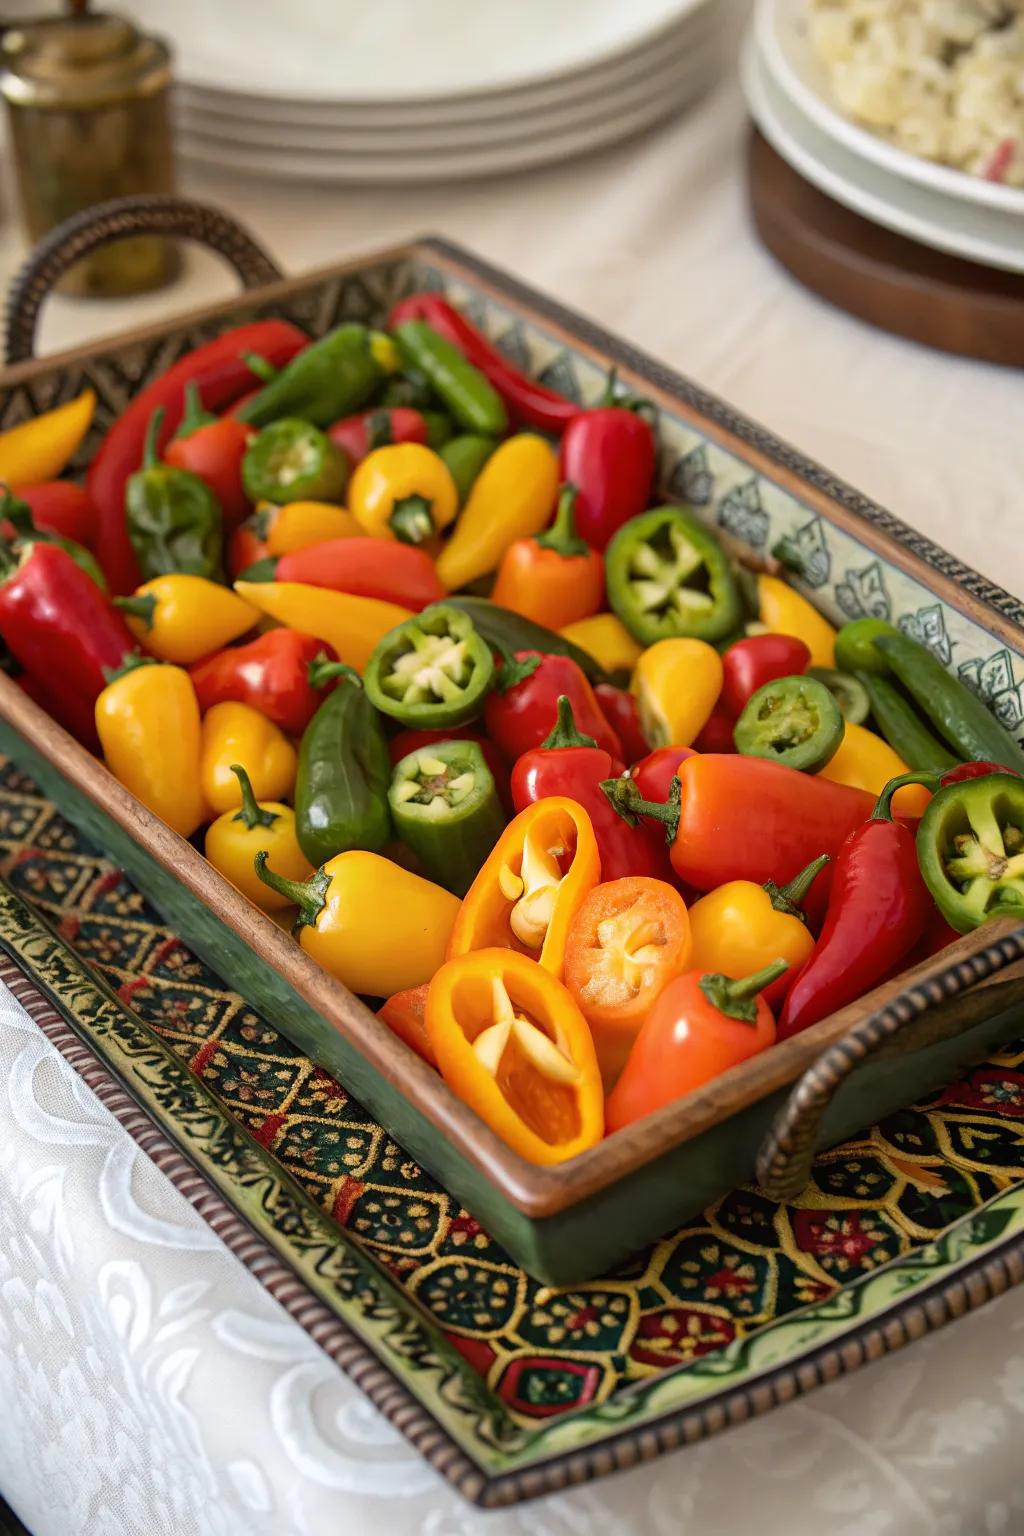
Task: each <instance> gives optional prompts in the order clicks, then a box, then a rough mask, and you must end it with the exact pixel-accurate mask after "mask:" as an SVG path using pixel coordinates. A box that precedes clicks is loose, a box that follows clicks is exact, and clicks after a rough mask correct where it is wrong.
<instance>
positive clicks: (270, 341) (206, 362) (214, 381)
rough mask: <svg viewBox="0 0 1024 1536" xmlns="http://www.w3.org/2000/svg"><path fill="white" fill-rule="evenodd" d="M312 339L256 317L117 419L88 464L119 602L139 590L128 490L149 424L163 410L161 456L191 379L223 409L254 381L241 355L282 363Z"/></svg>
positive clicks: (100, 539)
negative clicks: (130, 533)
mask: <svg viewBox="0 0 1024 1536" xmlns="http://www.w3.org/2000/svg"><path fill="white" fill-rule="evenodd" d="M308 342H309V337H308V336H306V335H305V334H304V332H302V331H300V330H299V328H298V326H295V325H291V324H290V323H289V322H288V321H287V320H254V321H252V322H251V323H250V324H249V325H240V326H237V327H236V328H235V329H234V330H231V331H225V332H224V334H223V335H222V336H218V337H217V338H216V340H214V341H209V342H207V343H206V345H205V346H202V347H198V348H197V349H196V350H195V351H194V352H189V353H188V354H187V355H186V356H185V357H182V358H180V359H179V360H178V362H176V363H175V364H174V365H173V367H171V368H169V369H168V370H167V372H166V373H163V374H161V375H160V377H159V378H158V379H154V381H153V383H152V384H150V385H149V387H148V388H147V389H144V390H143V391H142V393H141V394H140V395H136V397H135V399H134V400H133V401H132V403H131V404H130V405H129V406H128V408H127V410H125V411H124V412H123V413H122V414H121V415H120V416H119V417H118V419H117V421H115V422H114V424H113V426H112V427H111V428H110V431H109V432H108V433H107V435H106V437H105V438H104V439H103V441H102V443H101V444H100V446H99V448H98V449H97V451H96V453H95V455H94V456H93V460H92V463H91V464H90V466H89V474H88V479H87V482H86V483H87V487H88V491H89V496H90V499H91V500H92V503H93V505H94V506H95V508H96V514H97V518H98V529H97V538H96V554H97V557H98V559H99V562H100V565H101V566H102V567H103V572H104V575H105V576H106V578H107V582H108V583H109V586H110V590H111V592H112V593H113V594H114V596H115V597H123V596H124V595H125V593H128V592H134V590H135V588H136V587H137V586H138V585H139V580H140V577H139V567H138V564H137V562H136V559H135V551H134V550H133V549H132V546H131V541H130V540H129V538H128V529H127V526H126V524H125V516H124V489H125V486H126V484H127V483H128V477H129V476H130V475H133V474H134V473H135V471H136V470H137V469H138V467H139V465H140V464H141V462H142V454H143V448H144V445H145V441H146V432H147V430H148V428H149V422H150V419H151V417H152V415H153V413H154V411H156V410H157V409H159V408H160V407H161V406H162V407H163V410H164V418H163V423H162V425H161V429H160V435H159V438H158V440H157V445H156V446H157V451H158V453H159V452H162V450H163V448H164V447H165V446H166V444H167V442H168V441H169V439H170V438H171V437H172V436H173V434H174V433H175V432H176V431H177V428H178V424H179V422H180V421H181V418H182V416H183V415H184V411H185V386H186V384H188V383H189V381H190V380H191V381H194V383H195V384H196V386H197V388H198V390H199V395H200V399H201V401H202V404H203V405H204V406H205V408H206V409H207V410H209V411H221V410H223V409H224V408H225V407H226V406H229V405H230V404H231V403H232V402H233V401H234V400H236V399H237V398H238V396H239V395H240V394H241V393H242V392H243V390H246V389H248V388H249V386H250V385H251V383H252V381H253V378H254V377H255V376H256V375H255V372H254V370H253V368H252V367H251V366H250V364H249V362H248V361H246V360H245V358H244V356H243V354H244V353H249V352H252V353H258V354H260V355H261V356H262V357H265V358H266V359H267V360H268V361H269V362H270V363H272V364H275V365H277V366H280V365H281V364H283V363H286V362H288V361H289V359H290V358H292V357H294V356H295V354H296V353H297V352H300V351H301V350H302V348H303V347H305V346H307V345H308Z"/></svg>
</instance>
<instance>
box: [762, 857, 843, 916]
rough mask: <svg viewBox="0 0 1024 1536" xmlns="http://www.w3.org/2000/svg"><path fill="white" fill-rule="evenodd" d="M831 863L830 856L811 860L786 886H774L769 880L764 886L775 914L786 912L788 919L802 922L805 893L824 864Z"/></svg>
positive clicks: (772, 881)
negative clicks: (796, 918)
mask: <svg viewBox="0 0 1024 1536" xmlns="http://www.w3.org/2000/svg"><path fill="white" fill-rule="evenodd" d="M829 863H831V855H829V854H827V853H823V854H821V855H820V856H819V857H818V858H816V859H812V860H811V862H810V864H808V866H807V868H806V869H802V870H801V871H800V873H799V874H798V875H794V876H793V878H792V880H790V881H789V883H788V885H776V884H775V881H774V880H769V881H768V882H767V883H766V885H765V890H766V891H767V892H768V896H769V899H770V900H771V904H772V906H773V907H774V908H775V910H776V912H786V913H788V914H789V916H790V917H798V918H799V919H800V921H801V922H803V921H804V914H803V910H802V909H803V904H804V900H805V898H806V896H807V892H808V891H809V890H810V888H811V886H812V885H813V884H814V882H815V880H817V878H818V876H819V875H820V874H821V872H822V870H823V869H824V868H825V865H826V864H829Z"/></svg>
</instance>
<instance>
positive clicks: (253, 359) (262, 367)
mask: <svg viewBox="0 0 1024 1536" xmlns="http://www.w3.org/2000/svg"><path fill="white" fill-rule="evenodd" d="M239 356H240V357H241V359H242V362H243V363H244V364H245V366H246V367H247V368H248V370H249V372H250V373H254V374H255V375H256V377H257V378H258V379H262V381H263V383H264V384H271V383H273V381H274V379H276V378H277V376H278V374H279V373H280V372H281V370H280V368H275V367H274V365H273V363H271V362H269V361H268V360H267V359H266V358H265V357H261V356H260V354H259V353H258V352H241V353H239Z"/></svg>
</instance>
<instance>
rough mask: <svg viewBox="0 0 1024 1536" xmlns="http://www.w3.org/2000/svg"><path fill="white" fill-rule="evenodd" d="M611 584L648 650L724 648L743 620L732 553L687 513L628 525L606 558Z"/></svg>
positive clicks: (675, 510)
mask: <svg viewBox="0 0 1024 1536" xmlns="http://www.w3.org/2000/svg"><path fill="white" fill-rule="evenodd" d="M605 576H606V580H607V586H608V602H609V604H610V606H611V607H612V609H613V610H614V612H615V613H617V614H618V616H619V618H620V619H621V620H622V622H623V624H625V626H626V628H627V629H628V630H629V632H630V634H631V635H632V636H633V637H634V639H636V640H639V642H640V644H641V645H653V644H654V643H655V641H657V640H669V639H675V638H677V637H690V638H694V639H697V640H711V641H714V640H719V639H721V638H722V636H723V635H728V634H729V633H730V632H731V631H732V630H734V629H736V628H737V626H738V625H739V623H740V620H741V618H742V607H741V603H740V595H739V591H738V589H737V586H736V581H735V578H734V577H733V574H732V571H731V569H730V567H729V561H728V558H727V557H726V554H725V551H724V550H723V549H722V547H721V545H720V544H719V543H718V540H717V539H716V538H715V536H714V534H712V533H709V532H708V530H707V529H706V528H704V527H702V526H701V524H700V523H698V522H697V520H696V518H693V517H690V516H689V515H688V514H687V513H686V512H684V511H683V510H682V508H680V507H655V508H654V510H653V511H651V512H642V513H641V514H640V516H639V517H634V518H631V519H630V521H629V522H628V523H624V524H623V525H622V527H621V528H620V529H619V531H618V533H616V535H615V537H614V538H613V539H612V541H611V543H610V544H609V545H608V548H607V550H606V551H605Z"/></svg>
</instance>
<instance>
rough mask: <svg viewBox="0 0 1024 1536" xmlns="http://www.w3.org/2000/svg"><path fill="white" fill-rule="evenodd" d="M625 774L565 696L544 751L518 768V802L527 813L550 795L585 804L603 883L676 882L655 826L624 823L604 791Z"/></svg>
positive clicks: (514, 777) (530, 756)
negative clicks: (582, 726)
mask: <svg viewBox="0 0 1024 1536" xmlns="http://www.w3.org/2000/svg"><path fill="white" fill-rule="evenodd" d="M622 770H623V765H622V763H621V762H619V761H618V759H616V758H613V757H611V756H610V755H609V753H608V752H606V751H605V750H604V749H603V748H602V747H599V746H597V744H596V743H595V741H594V738H593V737H592V736H585V735H583V734H582V733H581V732H580V731H578V730H577V729H576V721H575V720H574V719H573V712H572V704H571V703H570V701H569V699H568V698H566V696H565V695H564V694H563V695H562V697H561V698H560V699H559V701H558V719H557V722H556V724H555V728H554V730H553V731H552V732H551V734H550V736H548V738H547V740H546V741H544V742H542V743H541V745H540V746H539V747H535V748H534V749H533V750H532V751H530V752H524V753H523V756H522V757H521V758H520V759H519V761H518V762H517V763H516V765H515V767H514V768H513V769H512V804H513V805H514V806H515V809H516V810H517V811H522V810H525V809H526V807H527V806H528V805H533V804H535V802H536V801H538V800H545V799H547V797H548V796H549V795H565V796H566V797H567V798H568V799H570V800H575V801H576V803H577V805H582V807H583V809H584V810H585V811H586V812H587V814H588V816H589V817H590V820H591V824H592V825H593V828H594V836H595V837H596V838H597V847H598V851H599V853H600V855H601V879H602V881H606V880H622V879H625V878H626V876H627V875H648V876H650V877H651V878H652V879H655V880H663V879H665V878H666V877H668V878H669V879H671V870H667V869H666V864H667V860H666V857H665V845H664V839H662V838H659V837H658V835H657V833H656V832H654V831H653V829H652V828H650V827H646V826H642V825H641V826H630V825H629V824H628V823H627V822H625V821H623V819H622V817H621V816H617V815H616V814H615V812H614V811H613V810H612V807H611V804H610V803H609V801H608V799H607V797H606V796H605V795H604V794H602V792H601V783H602V780H604V779H607V778H613V777H617V776H618V775H619V774H620V773H621V772H622Z"/></svg>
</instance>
